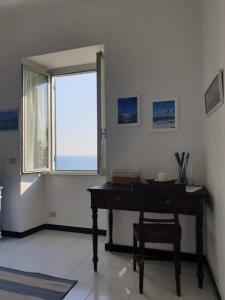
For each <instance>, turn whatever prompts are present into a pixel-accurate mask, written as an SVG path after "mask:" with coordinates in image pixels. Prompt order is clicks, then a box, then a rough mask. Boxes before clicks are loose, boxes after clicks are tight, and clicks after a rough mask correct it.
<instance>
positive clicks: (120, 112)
mask: <svg viewBox="0 0 225 300" xmlns="http://www.w3.org/2000/svg"><path fill="white" fill-rule="evenodd" d="M139 123H140V103H139V98H138V97H137V96H134V97H126V98H118V99H117V124H118V125H122V126H124V125H138V124H139Z"/></svg>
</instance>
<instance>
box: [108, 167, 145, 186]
mask: <svg viewBox="0 0 225 300" xmlns="http://www.w3.org/2000/svg"><path fill="white" fill-rule="evenodd" d="M139 181H140V171H137V170H119V169H117V170H112V183H113V184H132V183H136V182H139Z"/></svg>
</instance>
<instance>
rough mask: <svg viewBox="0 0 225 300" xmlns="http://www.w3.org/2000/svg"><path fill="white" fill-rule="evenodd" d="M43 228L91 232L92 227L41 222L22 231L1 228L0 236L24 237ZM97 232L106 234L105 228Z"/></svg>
mask: <svg viewBox="0 0 225 300" xmlns="http://www.w3.org/2000/svg"><path fill="white" fill-rule="evenodd" d="M44 229H50V230H58V231H66V232H77V233H84V234H92V229H91V228H84V227H74V226H64V225H54V224H42V225H40V226H37V227H34V228H31V229H28V230H25V231H23V232H18V231H8V230H2V236H5V237H14V238H24V237H26V236H29V235H31V234H33V233H36V232H39V231H41V230H44ZM98 234H99V235H103V236H106V230H104V229H99V230H98Z"/></svg>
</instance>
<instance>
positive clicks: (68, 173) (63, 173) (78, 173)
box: [43, 171, 105, 176]
mask: <svg viewBox="0 0 225 300" xmlns="http://www.w3.org/2000/svg"><path fill="white" fill-rule="evenodd" d="M43 174H44V175H57V176H105V175H104V174H101V175H100V174H98V173H97V172H96V171H84V172H82V171H52V172H46V173H43Z"/></svg>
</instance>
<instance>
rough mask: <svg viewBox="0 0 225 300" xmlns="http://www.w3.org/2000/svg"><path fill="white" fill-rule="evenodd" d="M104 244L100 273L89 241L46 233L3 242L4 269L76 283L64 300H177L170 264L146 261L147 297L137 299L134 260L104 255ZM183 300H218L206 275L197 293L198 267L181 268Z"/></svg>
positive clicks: (101, 243)
mask: <svg viewBox="0 0 225 300" xmlns="http://www.w3.org/2000/svg"><path fill="white" fill-rule="evenodd" d="M104 243H105V238H103V237H99V264H98V269H99V271H98V273H97V274H96V273H94V271H93V265H92V240H91V236H89V235H85V234H77V233H66V232H59V231H51V230H44V231H41V232H39V233H36V234H33V235H31V236H29V237H26V238H24V239H6V238H5V239H3V240H2V241H1V242H0V266H4V267H9V268H14V269H18V270H23V271H30V272H39V273H44V274H47V275H52V276H56V277H61V278H68V279H76V280H78V284H77V285H75V287H74V288H73V289H72V290H71V291H70V293H69V294H68V295H67V296H66V297H65V300H84V299H86V300H147V299H149V300H175V299H179V298H178V297H177V296H176V291H175V279H174V265H173V263H172V262H160V261H146V262H145V279H144V294H143V295H140V294H139V293H138V273H137V272H133V270H132V256H131V255H125V254H119V253H113V254H111V253H109V252H105V251H104ZM181 283H182V297H181V298H180V299H184V300H194V299H196V300H201V299H202V300H203V299H204V300H213V299H214V300H215V299H216V296H215V293H214V290H213V287H212V284H211V282H210V279H209V276H208V274H207V273H206V274H205V279H204V289H202V290H200V289H198V287H197V279H196V266H195V264H193V263H187V262H183V263H182V276H181Z"/></svg>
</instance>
